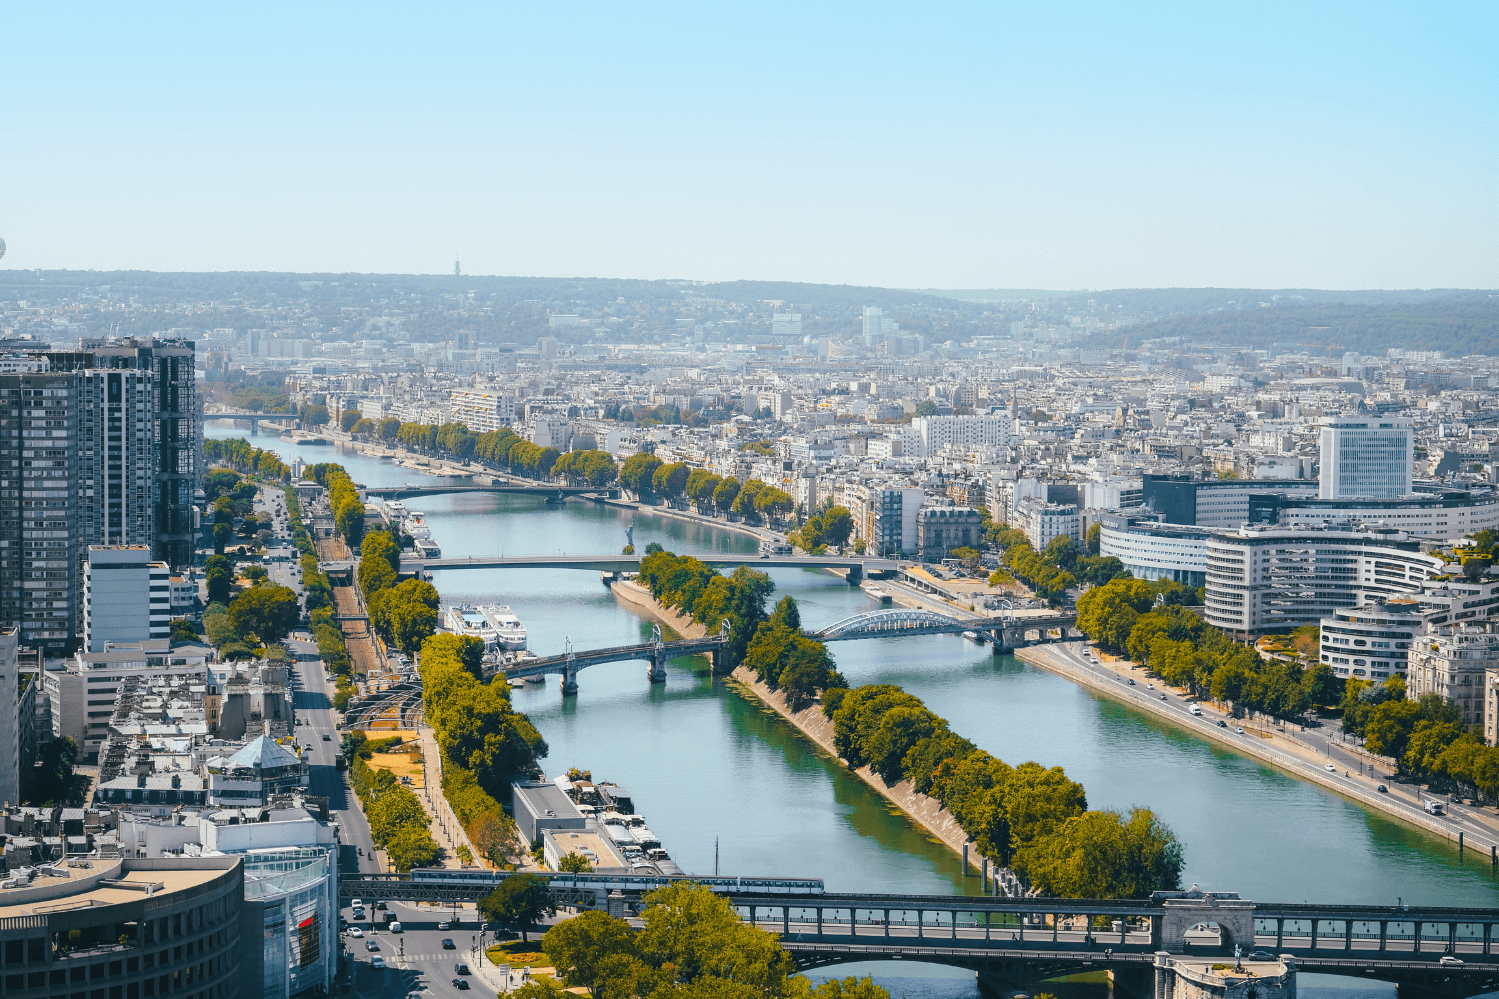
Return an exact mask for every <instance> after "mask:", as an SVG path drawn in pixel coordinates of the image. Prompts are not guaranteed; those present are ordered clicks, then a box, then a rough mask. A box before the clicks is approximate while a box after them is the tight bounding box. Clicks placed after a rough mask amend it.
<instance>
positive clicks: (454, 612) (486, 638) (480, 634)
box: [443, 604, 495, 649]
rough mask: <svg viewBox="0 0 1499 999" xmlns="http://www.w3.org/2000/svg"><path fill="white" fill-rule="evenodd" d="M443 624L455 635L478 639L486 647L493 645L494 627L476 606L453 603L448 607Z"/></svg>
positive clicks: (492, 646)
mask: <svg viewBox="0 0 1499 999" xmlns="http://www.w3.org/2000/svg"><path fill="white" fill-rule="evenodd" d="M443 625H444V626H445V627H446V628H447V630H448V631H451V632H452V633H453V634H455V635H463V636H464V637H467V638H477V639H479V640H480V641H482V642H483V643H484V647H485V648H486V649H490V648H494V646H495V633H494V628H492V627H491V626H490V624H489V622H488V621H486V620H485V619H484V615H483V614H482V613H480V611H479V608H477V607H473V606H470V605H469V604H454V605H453V606H452V607H449V608H448V612H447V614H446V615H445V616H444V618H443Z"/></svg>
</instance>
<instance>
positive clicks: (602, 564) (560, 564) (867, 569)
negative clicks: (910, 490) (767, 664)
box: [401, 490, 895, 585]
mask: <svg viewBox="0 0 1499 999" xmlns="http://www.w3.org/2000/svg"><path fill="white" fill-rule="evenodd" d="M586 491H592V492H597V490H586ZM641 558H642V556H640V555H496V556H476V557H473V558H417V559H410V558H403V559H402V560H401V572H402V573H415V572H418V571H426V572H435V571H438V570H448V569H592V570H594V571H596V572H639V571H640V560H641ZM693 558H696V559H698V561H700V562H702V563H704V564H705V565H712V566H719V567H728V566H741V565H747V566H750V567H751V568H754V569H843V570H846V571H847V574H848V575H847V578H848V582H849V584H850V585H854V584H857V583H858V582H860V581H861V580H862V579H863V578H864V576H865V575H866V574H869V575H875V574H884V573H893V572H894V571H895V562H893V561H892V560H890V559H881V558H868V559H857V558H854V559H849V558H835V557H832V556H826V555H773V556H761V555H694V556H693Z"/></svg>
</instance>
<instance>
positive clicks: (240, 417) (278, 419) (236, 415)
mask: <svg viewBox="0 0 1499 999" xmlns="http://www.w3.org/2000/svg"><path fill="white" fill-rule="evenodd" d="M203 419H205V420H234V421H236V422H238V423H248V424H249V425H250V432H251V433H259V432H260V424H261V423H262V422H263V421H264V422H270V423H286V424H292V423H295V422H297V414H296V413H251V412H248V411H247V412H233V411H231V412H224V413H204V414H203Z"/></svg>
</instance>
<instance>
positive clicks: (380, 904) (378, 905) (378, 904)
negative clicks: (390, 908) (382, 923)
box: [375, 902, 385, 909]
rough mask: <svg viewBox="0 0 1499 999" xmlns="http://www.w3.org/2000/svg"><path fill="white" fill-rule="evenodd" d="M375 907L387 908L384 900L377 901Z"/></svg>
mask: <svg viewBox="0 0 1499 999" xmlns="http://www.w3.org/2000/svg"><path fill="white" fill-rule="evenodd" d="M375 908H377V909H384V908H385V903H384V902H376V903H375Z"/></svg>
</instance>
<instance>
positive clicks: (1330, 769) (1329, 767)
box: [1322, 763, 1338, 774]
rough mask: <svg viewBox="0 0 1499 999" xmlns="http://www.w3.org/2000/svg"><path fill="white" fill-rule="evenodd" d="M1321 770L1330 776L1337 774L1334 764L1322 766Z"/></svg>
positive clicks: (1336, 767)
mask: <svg viewBox="0 0 1499 999" xmlns="http://www.w3.org/2000/svg"><path fill="white" fill-rule="evenodd" d="M1322 769H1323V770H1326V771H1327V772H1328V773H1330V774H1335V773H1337V772H1338V766H1337V764H1336V763H1326V764H1323V766H1322Z"/></svg>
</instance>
